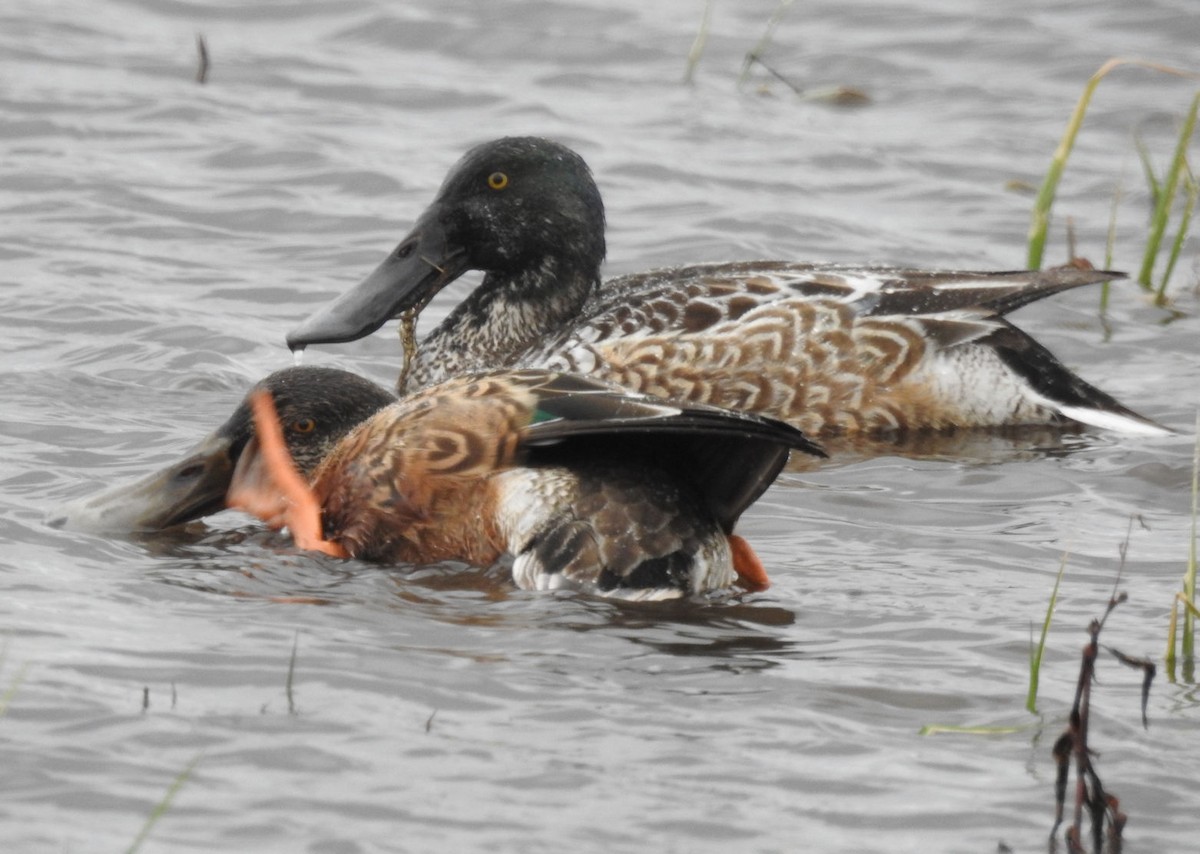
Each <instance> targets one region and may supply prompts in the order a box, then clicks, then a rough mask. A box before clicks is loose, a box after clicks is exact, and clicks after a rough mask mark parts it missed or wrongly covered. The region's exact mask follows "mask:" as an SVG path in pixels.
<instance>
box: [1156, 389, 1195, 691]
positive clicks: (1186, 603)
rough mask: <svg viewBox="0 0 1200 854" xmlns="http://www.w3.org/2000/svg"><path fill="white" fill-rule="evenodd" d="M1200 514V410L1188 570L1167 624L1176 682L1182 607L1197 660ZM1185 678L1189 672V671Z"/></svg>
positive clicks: (1189, 650)
mask: <svg viewBox="0 0 1200 854" xmlns="http://www.w3.org/2000/svg"><path fill="white" fill-rule="evenodd" d="M1198 515H1200V412H1197V413H1196V445H1195V449H1194V450H1193V452H1192V537H1191V542H1190V543H1189V544H1188V563H1187V570H1186V571H1185V572H1184V574H1183V590H1180V591H1176V593H1175V596H1174V598H1173V599H1172V600H1171V619H1170V621H1169V623H1168V625H1167V653H1166V655H1165V656H1163V659H1164V661H1165V663H1166V665H1167V680H1168V681H1170V682H1174V681H1175V638H1176V627H1177V625H1178V618H1179V612H1180V610H1182V611H1183V639H1182V643H1180V653H1181V655H1182V656H1183V660H1184V661H1185V662H1192V661H1194V660H1195V654H1196V636H1195V621H1196V617H1200V609H1197V607H1196V564H1197V557H1196V517H1197V516H1198ZM1185 678H1187V677H1186V673H1185Z"/></svg>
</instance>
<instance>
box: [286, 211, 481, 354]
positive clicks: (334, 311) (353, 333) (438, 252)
mask: <svg viewBox="0 0 1200 854" xmlns="http://www.w3.org/2000/svg"><path fill="white" fill-rule="evenodd" d="M466 269H467V267H466V257H465V253H464V252H463V251H462V250H461V249H460V248H459V247H457V246H453V245H451V244H450V243H449V242H448V241H447V239H446V232H445V228H444V227H443V226H442V224H441V223H440V222H439V221H438V209H437V208H436V207H433V208H430V209H429V210H427V211H426V212H425V213H424V214H423V215H422V216H421V218H420V219H419V220H418V221H417V224H416V225H415V226H414V227H413V230H412V232H410V233H409V235H408V236H407V237H406V238H404V239H403V240H402V241H400V245H399V246H397V247H396V248H395V249H394V250H393V251H392V253H391V254H390V255H388V257H387V258H386V259H384V261H383V263H382V264H380V265H379V266H378V267H376V268H375V271H374V272H373V273H371V275H369V276H367V278H366V279H364V280H363V281H362V282H361V283H360V284H359V285H358V286H357V287H355V288H353V289H352V290H350V291H347V292H346V293H344V294H342V296H340V297H338V298H337V299H336V300H334V301H333V302H332V303H330V304H329V305H327V306H325V307H324V308H322V309H319V310H318V311H317V312H316V313H315V314H313V315H312V316H311V317H309V318H308V320H306V321H304V322H303V323H302V324H300V325H299V326H298V327H296V328H295V329H293V330H292V331H291V332H289V333H288V336H287V345H288V347H290V348H291V349H293V350H303V349H304V348H305V347H307V346H308V345H309V344H336V343H340V342H342V341H356V340H358V339H359V338H363V337H365V336H367V335H370V334H371V333H372V332H374V331H375V330H376V329H378V328H379V327H381V326H383V324H385V323H387V322H388V321H389V320H391V319H392V318H393V317H396V316H397V315H399V314H401V313H402V312H405V311H414V310H415V311H419V310H420V309H422V308H423V307H424V306H425V304H426V303H427V302H429V300H430V299H431V298H432V297H433V295H434V294H436V293H437V292H438V291H439V290H441V289H442V288H443V287H445V286H446V285H447V284H449V283H450V282H452V281H454V280H455V279H457V278H458V277H459V276H461V275H462V274H463V273H464V272H465V271H466Z"/></svg>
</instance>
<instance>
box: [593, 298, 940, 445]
mask: <svg viewBox="0 0 1200 854" xmlns="http://www.w3.org/2000/svg"><path fill="white" fill-rule="evenodd" d="M747 299H749V298H747ZM595 351H596V353H597V354H598V355H599V356H600V358H601V359H602V363H601V367H600V368H599V369H598V370H599V373H601V374H602V375H603V376H604V377H605V378H607V379H610V380H612V381H614V382H617V383H619V384H621V385H625V386H627V387H630V388H636V389H640V390H643V391H645V392H648V393H651V394H658V395H662V396H665V397H672V398H676V399H680V400H687V401H693V402H701V403H710V404H715V405H717V406H725V407H731V408H734V409H741V410H745V411H749V412H757V413H761V414H766V415H772V416H774V417H776V418H782V419H784V420H787V421H790V422H791V423H793V424H796V425H797V426H799V427H800V428H801V429H803V430H806V431H809V432H812V433H825V434H830V435H839V434H857V433H861V432H868V433H879V432H885V431H894V430H903V429H906V428H908V427H911V426H913V425H920V426H923V427H924V426H929V427H933V428H934V429H939V428H942V427H947V426H953V425H955V424H957V423H958V420H957V415H956V413H955V412H954V408H953V407H954V404H955V403H956V402H955V401H949V402H947V401H942V400H939V399H938V398H937V397H936V395H935V393H934V392H933V390H931V389H930V388H928V387H927V385H926V383H925V381H924V379H923V373H922V372H923V370H924V369H925V367H924V366H925V365H926V362H927V360H928V358H929V357H930V353H929V349H928V344H927V342H926V341H925V340H924V339H923V337H922V336H921V329H920V326H919V324H917V323H915V322H913V321H910V320H908V319H906V318H905V319H898V320H895V321H888V320H886V319H882V318H861V317H857V316H856V315H854V313H853V312H852V310H851V309H849V308H848V307H846V306H845V305H843V304H840V303H835V302H819V301H799V300H787V301H784V302H780V303H774V304H768V305H767V306H764V307H756V308H755V309H754V310H753V311H748V312H746V313H745V314H743V315H742V316H741V317H740V318H739V320H738V321H737V322H736V323H734V322H732V321H726V322H722V323H717V324H712V325H711V326H708V327H706V328H705V329H704V330H703V332H702V333H701V334H699V335H695V336H693V335H691V334H690V333H683V334H678V335H663V336H645V337H641V338H636V339H616V340H612V341H606V342H601V343H600V344H598V345H596V347H595ZM715 367H719V368H720V370H714V368H715Z"/></svg>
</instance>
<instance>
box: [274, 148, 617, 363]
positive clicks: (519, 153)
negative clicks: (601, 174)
mask: <svg viewBox="0 0 1200 854" xmlns="http://www.w3.org/2000/svg"><path fill="white" fill-rule="evenodd" d="M603 260H604V203H603V202H602V201H601V199H600V191H599V190H598V189H597V187H596V182H595V181H594V180H592V174H591V171H590V170H589V169H588V166H587V164H586V163H585V162H584V161H583V158H582V157H580V156H579V155H578V154H576V153H575V152H574V151H572V150H571V149H569V148H567V147H566V146H563V145H560V144H559V143H556V142H551V141H550V140H547V139H541V138H538V137H506V138H504V139H499V140H495V141H493V142H488V143H484V144H483V145H479V146H476V147H475V148H473V149H471V150H470V151H468V152H467V153H466V154H465V155H464V156H463V158H462V159H461V160H459V162H458V163H457V164H456V165H455V166H454V168H453V169H452V170H450V174H449V175H447V176H446V180H445V182H444V183H443V184H442V188H441V189H440V190H439V191H438V194H437V197H436V198H435V199H434V200H433V203H432V204H431V205H430V206H429V207H428V208H426V209H425V211H424V213H422V214H421V216H420V217H419V218H418V219H417V222H416V224H415V225H414V226H413V228H412V231H410V232H409V234H408V236H407V237H405V238H404V239H403V240H401V241H400V243H399V245H398V246H397V247H396V248H395V249H394V250H392V252H391V254H389V255H388V257H387V258H386V259H384V261H383V263H382V264H380V265H379V266H378V267H377V268H376V269H375V271H374V272H373V273H371V274H370V275H369V276H368V277H367V278H366V279H365V280H363V282H362V283H361V284H359V285H358V286H357V287H355V288H354V289H353V290H350V291H348V292H346V293H345V294H343V295H342V296H341V297H340V298H339V299H337V300H335V301H334V302H332V303H330V304H329V305H328V306H326V307H325V308H323V309H320V310H319V311H317V313H315V314H314V315H312V316H311V317H310V318H309V319H308V320H306V321H305V322H304V323H302V324H301V325H300V326H299V327H297V328H296V329H294V330H292V331H291V332H290V333H288V337H287V343H288V346H289V347H291V348H292V349H293V350H297V349H303V348H304V347H306V346H307V345H309V344H327V343H336V342H340V341H354V340H357V339H358V338H362V337H364V336H366V335H370V334H371V333H372V332H374V331H375V330H376V329H378V328H379V327H380V326H382V325H383V324H384V323H386V322H387V321H388V320H390V319H391V318H393V317H396V316H397V315H399V314H401V313H403V312H406V311H419V310H420V309H421V308H422V307H424V305H425V304H426V303H427V302H428V301H429V300H430V299H431V298H432V297H433V295H434V294H436V293H437V292H438V291H439V290H441V289H442V288H443V287H445V286H446V285H447V284H449V283H450V282H452V281H454V280H455V279H457V278H458V277H459V276H461V275H462V274H463V273H465V272H466V271H467V270H482V271H484V272H486V273H489V274H495V275H498V276H502V277H503V276H515V275H517V274H520V273H521V272H523V271H530V270H537V269H540V268H542V267H543V266H544V265H545V264H546V263H547V262H550V261H554V262H557V266H558V268H559V269H558V270H557V273H559V274H562V273H566V272H570V273H582V274H584V275H592V276H594V275H598V271H599V268H600V262H601V261H603ZM564 268H567V269H564Z"/></svg>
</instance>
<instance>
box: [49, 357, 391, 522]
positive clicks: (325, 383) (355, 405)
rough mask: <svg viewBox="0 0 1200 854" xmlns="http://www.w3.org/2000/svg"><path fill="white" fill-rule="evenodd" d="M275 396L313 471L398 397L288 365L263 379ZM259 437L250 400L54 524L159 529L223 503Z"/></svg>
mask: <svg viewBox="0 0 1200 854" xmlns="http://www.w3.org/2000/svg"><path fill="white" fill-rule="evenodd" d="M255 388H256V389H258V388H262V389H266V390H267V391H268V392H270V393H271V396H272V397H273V398H274V400H275V407H276V409H277V410H278V412H279V420H280V423H281V424H282V426H283V434H284V439H285V441H286V442H287V446H288V450H289V451H290V452H291V454H292V459H293V460H295V462H296V467H297V468H298V469H299V470H300V473H301V474H302V475H304V476H306V477H307V476H308V475H310V474H311V473H312V471H313V469H315V468H316V466H317V464H318V463H320V461H321V460H322V459H324V458H325V456H326V455H327V454H328V453H329V451H330V450H332V448H333V447H334V446H335V445H336V444H337V443H338V442H339V441H341V439H342V438H344V437H345V436H346V434H347V433H349V432H350V431H351V430H352V429H353V428H354V427H355V426H356V425H358V424H360V423H362V422H363V421H365V420H366V419H368V418H369V417H371V416H372V415H373V414H375V413H376V412H378V411H379V410H380V409H382V408H383V407H385V406H387V405H388V404H390V403H392V402H393V401H394V400H395V397H394V396H393V395H392V394H391V393H390V392H388V391H386V390H385V389H383V388H380V387H379V386H377V385H375V383H373V382H370V381H369V380H365V379H363V378H362V377H359V376H356V375H354V374H351V373H349V372H347V371H341V370H336V369H333V368H320V367H302V368H285V369H284V370H281V371H276V372H275V373H273V374H271V375H270V376H268V377H267V378H266V379H264V380H262V381H261V382H259V383H258V384H257V385H256V386H255ZM253 438H254V422H253V418H252V416H251V414H250V406H249V403H248V399H243V400H242V402H241V403H240V404H239V405H238V407H237V409H235V410H234V412H233V414H232V415H231V416H230V417H229V418H228V419H227V420H226V421H225V423H224V424H222V425H221V426H220V427H218V428H217V429H216V430H214V431H213V432H212V433H211V434H209V436H208V437H207V438H205V439H204V440H203V441H201V442H200V444H199V445H197V446H196V447H195V448H193V449H192V451H191V452H190V453H188V455H187V456H186V457H184V459H182V460H180V461H179V462H177V463H175V464H174V465H171V466H168V467H167V468H165V469H163V470H161V471H159V472H156V473H154V474H152V475H149V476H147V477H145V478H143V479H141V480H139V481H137V482H136V483H132V484H128V485H125V486H119V487H116V488H115V489H111V490H109V491H107V492H104V493H101V494H100V495H98V496H95V497H93V498H90V499H87V500H85V501H82V502H79V503H78V504H75V505H73V506H71V507H68V508H66V509H65V510H64V511H63V513H62V514H61V515H59V516H57V517H55V518H53V519H51V520H50V524H51V525H53V526H55V527H70V528H76V529H86V530H105V531H157V530H161V529H163V528H168V527H170V526H172V525H179V524H182V523H184V522H190V521H192V520H193V519H199V518H201V517H203V516H207V515H209V514H210V513H216V512H217V511H219V510H223V509H224V508H225V506H226V505H225V493H226V492H227V491H228V489H229V484H230V481H231V479H232V477H233V471H234V469H235V467H236V466H237V463H238V460H239V458H240V457H241V456H242V454H243V452H245V451H246V448H247V445H249V444H250V441H251V439H253Z"/></svg>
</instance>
